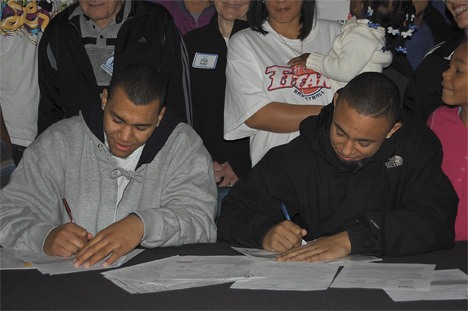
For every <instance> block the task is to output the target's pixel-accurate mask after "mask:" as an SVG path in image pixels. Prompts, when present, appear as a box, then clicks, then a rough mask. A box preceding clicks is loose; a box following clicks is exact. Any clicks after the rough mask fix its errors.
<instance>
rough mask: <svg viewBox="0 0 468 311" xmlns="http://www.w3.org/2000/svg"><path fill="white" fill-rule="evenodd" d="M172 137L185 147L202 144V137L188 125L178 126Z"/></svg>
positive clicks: (181, 123)
mask: <svg viewBox="0 0 468 311" xmlns="http://www.w3.org/2000/svg"><path fill="white" fill-rule="evenodd" d="M171 136H172V137H173V139H174V140H176V141H178V142H180V143H181V144H185V145H187V146H188V145H193V144H194V143H196V144H199V143H200V142H201V138H200V136H199V135H198V134H197V132H195V130H194V129H193V128H192V127H191V126H190V125H188V124H187V123H184V122H180V123H179V124H177V125H176V127H175V128H174V130H173V131H172V134H171Z"/></svg>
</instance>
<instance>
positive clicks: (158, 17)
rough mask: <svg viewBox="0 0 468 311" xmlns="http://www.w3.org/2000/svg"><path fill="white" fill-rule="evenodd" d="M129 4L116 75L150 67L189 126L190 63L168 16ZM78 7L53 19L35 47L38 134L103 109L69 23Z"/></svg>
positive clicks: (73, 23)
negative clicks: (132, 66)
mask: <svg viewBox="0 0 468 311" xmlns="http://www.w3.org/2000/svg"><path fill="white" fill-rule="evenodd" d="M128 4H131V6H132V7H131V11H130V15H129V17H128V19H126V20H125V21H123V24H122V26H121V28H120V30H119V33H118V35H117V41H116V43H115V50H114V73H115V72H116V71H118V70H119V68H122V67H125V66H126V65H128V64H132V63H147V64H150V65H153V66H154V67H155V68H157V69H158V70H159V71H160V73H161V75H162V76H163V79H164V80H165V82H166V83H168V89H167V94H166V104H167V107H168V109H169V110H172V111H174V113H175V114H176V115H178V116H180V117H181V118H182V119H184V118H185V117H186V118H187V119H188V121H189V123H191V119H190V118H191V107H190V105H191V104H190V102H189V101H190V96H189V89H188V88H189V85H188V83H189V80H188V64H187V62H188V58H187V54H186V51H185V47H184V45H183V40H182V37H181V36H180V34H179V31H178V30H177V28H176V26H175V24H174V22H173V20H172V17H171V15H170V14H169V12H168V11H167V10H166V9H165V8H164V7H162V6H160V5H158V4H154V3H150V2H146V1H128V2H126V5H128ZM78 5H79V4H78V3H75V4H73V5H71V6H69V7H68V8H66V9H65V10H63V11H62V12H60V13H59V14H58V15H57V16H55V17H54V18H53V19H52V21H51V22H50V24H49V26H48V27H47V29H46V30H45V32H44V34H43V36H42V38H41V41H40V44H39V54H38V57H39V64H38V66H39V67H38V70H39V71H38V75H39V87H40V91H41V99H40V102H39V115H38V134H40V133H41V132H43V131H44V130H45V129H46V128H47V127H49V126H50V125H51V124H53V123H55V122H57V121H59V120H61V119H63V118H68V117H71V116H74V115H78V112H79V111H80V110H82V109H84V108H85V107H86V106H88V105H99V106H100V105H101V99H100V93H101V90H100V89H99V87H98V85H97V82H96V78H95V77H94V72H93V68H92V66H91V63H90V61H89V58H88V55H87V53H86V50H85V48H84V45H83V42H82V38H81V32H80V29H79V19H78V17H76V18H72V19H70V15H71V13H73V11H74V10H75V8H76V7H77V6H78Z"/></svg>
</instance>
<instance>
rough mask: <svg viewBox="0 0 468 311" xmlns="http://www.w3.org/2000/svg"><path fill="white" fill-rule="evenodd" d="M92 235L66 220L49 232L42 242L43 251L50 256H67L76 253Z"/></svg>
mask: <svg viewBox="0 0 468 311" xmlns="http://www.w3.org/2000/svg"><path fill="white" fill-rule="evenodd" d="M92 238H93V236H92V234H91V233H89V232H88V231H87V230H86V229H84V228H83V227H80V226H78V225H77V224H75V223H72V222H68V223H66V224H63V225H61V226H58V227H55V228H54V229H52V231H50V232H49V235H47V238H46V240H45V242H44V247H43V249H44V253H46V254H47V255H50V256H62V257H69V256H72V255H75V254H76V253H78V251H79V250H80V249H82V248H83V247H84V246H85V245H86V243H88V241H89V240H90V239H92Z"/></svg>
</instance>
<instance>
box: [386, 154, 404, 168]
mask: <svg viewBox="0 0 468 311" xmlns="http://www.w3.org/2000/svg"><path fill="white" fill-rule="evenodd" d="M401 165H403V158H402V157H400V156H397V155H396V156H393V157H391V158H389V159H388V162H386V163H385V167H386V168H387V169H390V168H394V167H397V166H401Z"/></svg>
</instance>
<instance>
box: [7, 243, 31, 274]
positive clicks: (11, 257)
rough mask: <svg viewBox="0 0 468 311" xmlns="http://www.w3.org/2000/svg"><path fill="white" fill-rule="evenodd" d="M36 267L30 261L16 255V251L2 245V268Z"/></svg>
mask: <svg viewBox="0 0 468 311" xmlns="http://www.w3.org/2000/svg"><path fill="white" fill-rule="evenodd" d="M13 269H36V267H34V266H33V265H32V264H31V263H30V262H27V261H24V260H21V259H18V258H16V257H15V251H13V250H10V249H6V248H3V247H0V270H13Z"/></svg>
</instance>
